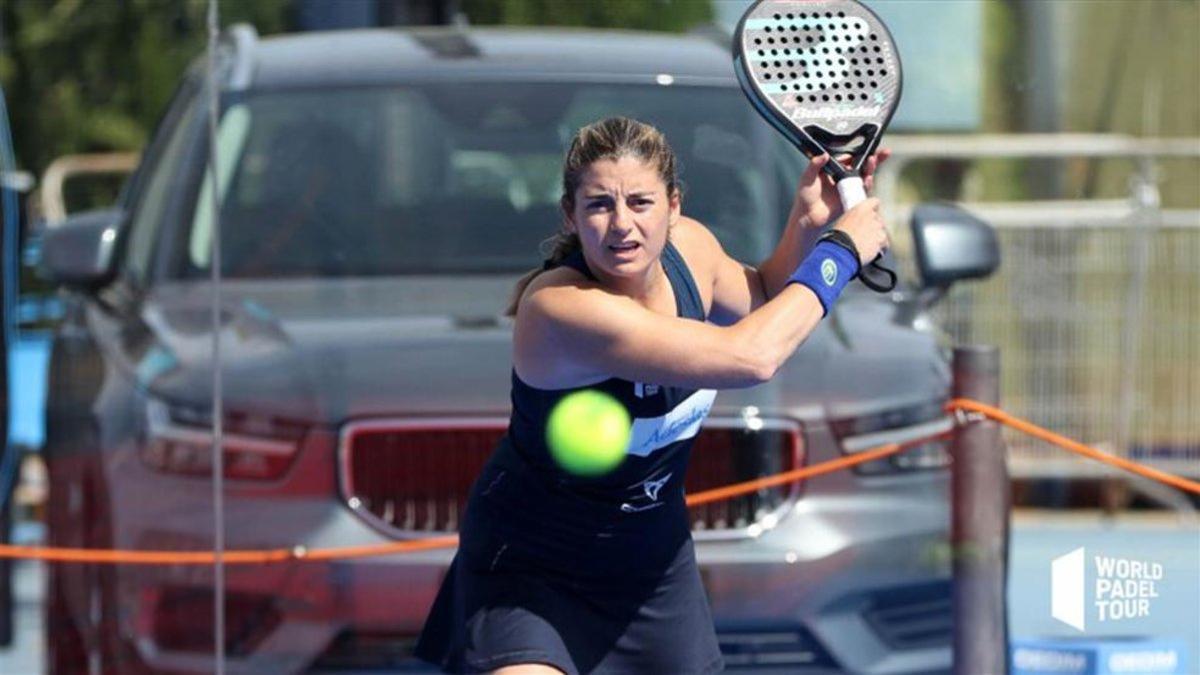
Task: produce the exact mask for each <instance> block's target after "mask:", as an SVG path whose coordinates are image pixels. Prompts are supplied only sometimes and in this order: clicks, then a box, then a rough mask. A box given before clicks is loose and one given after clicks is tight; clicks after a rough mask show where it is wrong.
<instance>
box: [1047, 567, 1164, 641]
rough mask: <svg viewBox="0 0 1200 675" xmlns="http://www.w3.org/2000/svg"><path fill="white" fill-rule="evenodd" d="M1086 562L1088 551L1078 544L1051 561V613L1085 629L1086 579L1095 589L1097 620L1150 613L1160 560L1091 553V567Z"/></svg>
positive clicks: (1159, 577) (1093, 604)
mask: <svg viewBox="0 0 1200 675" xmlns="http://www.w3.org/2000/svg"><path fill="white" fill-rule="evenodd" d="M1087 562H1088V560H1087V553H1086V552H1085V551H1084V549H1083V547H1079V548H1077V549H1075V550H1074V551H1071V552H1070V553H1067V554H1066V555H1062V556H1059V557H1057V558H1055V559H1054V560H1053V562H1051V563H1050V615H1051V616H1053V617H1054V618H1055V619H1058V620H1059V621H1061V622H1063V623H1065V624H1067V625H1068V626H1071V627H1073V628H1075V629H1076V630H1081V631H1082V630H1086V628H1087V616H1088V614H1089V613H1088V611H1087V609H1088V607H1089V605H1088V603H1087V588H1088V583H1087V582H1088V579H1089V578H1091V579H1092V587H1093V588H1094V589H1095V590H1094V595H1093V599H1092V604H1091V607H1093V609H1094V611H1093V612H1091V616H1093V617H1095V619H1096V620H1097V621H1100V622H1109V621H1125V620H1129V619H1138V618H1143V617H1148V616H1150V608H1151V606H1152V604H1153V601H1154V599H1155V598H1157V597H1158V583H1159V582H1160V581H1162V578H1163V566H1162V564H1161V563H1156V562H1149V561H1146V560H1133V559H1131V558H1115V557H1111V556H1101V555H1094V556H1092V559H1091V563H1092V564H1091V565H1090V566H1089V565H1088V564H1087ZM1089 570H1090V571H1091V574H1088V571H1089Z"/></svg>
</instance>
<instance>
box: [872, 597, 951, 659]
mask: <svg viewBox="0 0 1200 675" xmlns="http://www.w3.org/2000/svg"><path fill="white" fill-rule="evenodd" d="M952 593H953V591H952V589H951V587H950V583H949V582H947V581H935V582H929V583H923V584H917V585H913V586H906V587H901V588H893V589H888V590H886V591H880V592H877V593H874V594H872V595H871V596H869V598H868V600H867V605H866V608H865V609H864V610H863V616H864V617H865V618H866V620H867V623H869V624H870V625H871V626H872V627H873V628H874V629H875V632H876V633H878V634H879V637H880V638H881V639H882V640H883V641H884V642H886V643H887V644H888V646H890V647H892V648H893V649H922V648H926V647H944V646H946V645H949V644H951V642H952V641H953V639H954V611H953V607H952V603H951V601H952Z"/></svg>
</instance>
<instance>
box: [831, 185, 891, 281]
mask: <svg viewBox="0 0 1200 675" xmlns="http://www.w3.org/2000/svg"><path fill="white" fill-rule="evenodd" d="M834 229H838V230H841V231H843V232H845V233H846V234H848V235H850V238H851V239H852V240H854V246H855V247H856V248H857V249H858V257H859V258H860V260H859V262H860V263H861V264H863V265H866V264H868V263H870V262H871V261H872V260H874V259H875V257H876V256H878V255H879V254H880V253H881V252H882V251H883V250H884V249H886V248H887V247H888V245H889V244H890V239H889V237H888V231H887V226H886V225H884V224H883V216H881V215H880V214H879V199H878V198H877V197H871V198H870V199H868V200H866V201H865V202H862V203H861V204H859V205H858V206H855V207H854V208H852V209H850V210H849V211H847V212H846V213H845V215H843V216H842V217H841V219H839V220H838V224H837V227H836V228H834Z"/></svg>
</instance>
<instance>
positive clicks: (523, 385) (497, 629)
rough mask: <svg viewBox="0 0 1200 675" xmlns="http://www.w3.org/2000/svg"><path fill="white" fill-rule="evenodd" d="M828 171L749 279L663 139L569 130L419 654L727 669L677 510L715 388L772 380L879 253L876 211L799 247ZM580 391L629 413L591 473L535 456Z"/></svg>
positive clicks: (562, 664) (830, 201)
mask: <svg viewBox="0 0 1200 675" xmlns="http://www.w3.org/2000/svg"><path fill="white" fill-rule="evenodd" d="M880 156H881V157H882V156H884V154H883V153H880ZM826 161H829V160H828V159H827V158H818V159H816V160H814V161H813V162H812V164H811V165H810V166H809V168H808V170H806V171H805V172H804V174H803V176H802V177H801V179H800V182H799V185H798V187H797V191H796V196H795V199H794V202H793V206H792V212H791V214H790V215H789V218H788V223H787V228H786V230H785V232H784V234H783V236H782V238H781V240H780V242H779V244H778V246H777V247H776V249H775V251H774V253H773V254H772V255H771V256H770V258H769V259H768V260H767V261H766V262H764V263H763V264H762V265H760V266H759V267H758V268H753V267H749V266H745V265H742V264H741V263H739V262H737V261H735V260H733V259H732V258H730V257H728V256H727V255H726V254H725V252H724V251H723V250H722V248H721V245H720V244H719V243H718V242H717V239H716V238H715V237H714V236H713V235H712V234H711V233H710V232H709V231H708V230H707V229H706V228H705V227H704V226H703V225H701V224H700V223H698V222H696V221H694V220H691V219H689V218H686V217H683V216H682V215H681V214H680V199H681V195H680V187H679V183H678V181H677V179H676V174H675V157H674V154H673V153H672V151H671V149H670V148H669V147H668V145H667V142H666V140H665V138H664V137H663V135H662V134H661V133H660V132H659V131H658V130H657V129H655V128H654V127H651V126H649V125H646V124H643V123H640V122H637V121H634V120H631V119H627V118H610V119H605V120H602V121H599V122H596V123H594V124H592V125H589V126H586V127H584V128H582V129H580V130H579V132H578V133H577V134H576V136H575V138H574V140H573V141H572V143H571V147H570V150H569V151H568V153H567V157H566V162H565V165H564V167H563V195H562V208H563V213H564V216H565V218H564V225H563V232H561V233H560V234H559V235H558V240H557V245H556V248H555V250H554V252H553V253H552V255H551V257H550V260H548V261H547V262H546V264H545V265H544V266H543V268H542V269H539V270H536V271H534V272H530V273H529V274H528V275H526V276H525V277H524V278H523V279H521V281H520V282H519V283H518V284H517V288H516V290H515V292H514V295H513V302H512V306H511V307H510V308H509V311H510V313H514V314H515V316H516V324H515V334H514V346H513V373H512V405H513V410H512V418H511V420H510V423H509V429H508V433H507V434H506V435H505V437H504V438H503V439H502V440H501V442H500V443H499V446H498V447H497V448H496V450H495V452H494V453H493V456H492V458H491V459H490V460H489V462H488V463H487V465H486V466H485V467H484V469H483V471H482V473H481V474H480V476H479V478H478V479H477V481H476V482H475V485H474V487H473V488H472V490H471V495H470V499H469V502H468V506H467V510H466V513H465V515H464V518H463V522H462V526H461V528H460V536H461V539H460V543H459V549H458V553H457V555H456V556H455V558H454V561H453V563H452V564H451V566H450V569H449V571H448V572H447V574H446V578H445V581H444V582H443V584H442V587H441V590H440V592H439V593H438V597H437V600H436V601H435V603H434V606H433V610H432V611H431V613H430V616H429V618H428V620H427V622H426V624H425V629H424V631H423V632H422V634H421V638H420V641H419V643H418V646H417V654H418V656H420V657H421V658H423V659H425V660H427V661H430V662H433V663H435V664H438V665H439V666H441V667H442V668H444V669H446V670H448V671H451V672H480V671H497V672H499V673H503V674H504V675H510V674H513V673H529V674H533V673H558V672H563V673H571V674H574V673H620V674H626V673H647V674H651V673H653V674H673V673H709V672H715V671H719V670H721V668H722V660H721V654H720V651H719V649H718V648H717V640H716V634H715V632H714V629H713V623H712V618H711V616H710V613H709V608H708V602H707V600H706V598H705V593H704V588H703V587H702V586H701V582H700V575H699V571H698V568H697V566H696V560H695V552H694V549H693V545H692V538H691V532H690V529H689V523H688V517H687V508H686V506H685V505H684V494H683V479H684V473H685V470H686V468H687V461H688V454H689V450H690V447H691V444H692V441H693V439H694V438H695V435H696V433H697V431H698V429H699V426H700V423H701V422H702V421H703V420H704V418H705V416H706V415H707V414H708V411H709V409H710V408H711V406H712V403H713V399H714V397H715V394H716V392H715V390H716V389H721V388H731V387H749V386H752V385H755V384H759V383H762V382H765V381H767V380H769V379H771V377H772V376H773V374H774V373H775V372H776V370H777V369H778V368H779V367H780V366H781V365H782V364H783V363H784V361H785V360H787V358H788V357H789V356H790V355H791V354H792V352H793V351H795V349H796V348H797V347H798V346H799V345H800V343H801V342H803V341H804V339H805V338H806V337H807V336H808V335H809V333H811V332H812V330H813V328H815V327H816V325H817V323H818V322H820V320H821V318H822V317H823V316H824V315H825V314H826V313H827V312H828V311H829V309H830V308H831V306H832V305H833V303H834V301H835V300H836V299H837V297H838V294H839V293H840V292H841V290H842V288H843V287H845V285H846V284H847V283H848V282H849V281H850V280H851V279H852V278H853V277H854V275H855V274H856V273H857V271H858V269H859V266H860V265H861V264H862V261H869V260H873V259H874V258H875V255H876V253H878V252H879V251H880V250H881V249H882V248H884V247H885V246H886V245H887V241H888V239H887V232H886V230H885V228H884V224H883V221H882V219H881V218H880V215H879V213H878V206H879V202H878V200H875V199H870V200H868V201H866V202H864V203H862V204H860V205H858V206H857V207H855V208H853V209H851V210H850V211H849V212H847V213H846V214H844V215H842V216H841V218H840V219H839V220H838V222H837V226H836V230H831V232H832V234H829V233H827V234H826V235H822V237H821V239H819V240H818V241H817V243H816V244H815V245H811V241H812V239H813V234H814V233H815V230H813V229H811V228H818V227H821V226H823V225H825V224H826V223H827V222H828V221H829V220H830V219H831V218H832V217H833V216H835V215H837V211H839V210H840V206H839V201H838V196H837V191H836V189H835V188H834V186H833V184H832V183H831V182H830V181H829V179H827V178H825V177H824V176H823V175H822V173H821V171H820V167H821V166H822V165H823V164H824V162H826ZM876 162H877V158H872V159H871V160H870V162H869V164H868V166H867V175H868V176H869V175H870V173H871V172H873V170H874V168H875V166H876ZM805 248H807V249H809V250H804V249H805ZM581 389H596V390H599V391H602V392H605V393H607V394H610V395H611V396H613V397H615V398H616V399H617V400H618V401H620V402H621V403H622V404H623V405H624V406H625V407H626V408H627V409H628V411H629V413H630V416H631V417H632V418H633V420H634V425H633V433H632V438H631V440H630V442H629V446H628V455H627V457H626V459H625V460H624V461H623V462H622V463H621V464H620V465H619V466H618V467H617V468H616V469H615V470H613V471H612V472H610V473H608V474H605V475H603V476H599V477H591V478H583V477H579V476H575V475H572V474H569V473H566V472H564V471H563V470H562V469H561V468H559V467H558V465H557V464H556V463H555V462H554V460H553V459H552V457H551V454H550V452H549V450H548V448H547V446H546V440H545V427H546V419H547V417H548V416H549V414H550V412H551V410H552V409H553V408H554V406H555V404H556V403H557V402H558V401H559V400H561V399H562V398H563V397H565V396H566V395H568V394H570V393H572V392H575V391H579V390H581Z"/></svg>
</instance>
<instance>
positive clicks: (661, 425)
mask: <svg viewBox="0 0 1200 675" xmlns="http://www.w3.org/2000/svg"><path fill="white" fill-rule="evenodd" d="M716 398H717V392H716V390H715V389H700V390H698V391H696V392H695V393H693V394H692V395H691V396H689V397H687V398H686V399H684V400H683V401H682V402H681V403H680V404H679V405H677V406H675V408H674V409H672V410H671V411H670V412H668V413H667V414H665V415H662V416H660V417H639V418H636V419H634V420H633V428H632V429H630V434H629V454H631V455H636V456H638V457H648V456H650V453H652V452H654V451H655V450H658V449H659V448H663V447H666V446H668V445H670V444H672V443H674V442H675V441H681V440H684V439H686V438H691V437H692V436H695V435H696V434H697V433H698V432H699V431H700V423H701V422H703V421H704V418H705V417H708V411H710V410H712V406H713V401H715V400H716Z"/></svg>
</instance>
